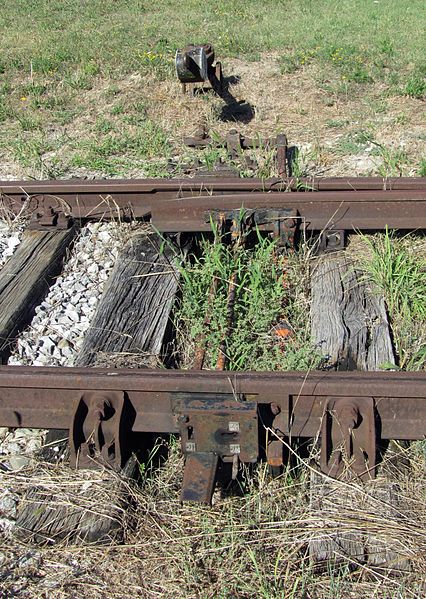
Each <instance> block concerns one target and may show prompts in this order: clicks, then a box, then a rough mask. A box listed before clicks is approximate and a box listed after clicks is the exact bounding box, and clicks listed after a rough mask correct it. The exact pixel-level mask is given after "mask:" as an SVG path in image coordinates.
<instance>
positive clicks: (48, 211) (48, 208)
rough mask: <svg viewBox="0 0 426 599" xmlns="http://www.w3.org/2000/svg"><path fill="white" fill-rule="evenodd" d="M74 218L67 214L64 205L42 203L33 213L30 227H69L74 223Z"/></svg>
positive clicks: (38, 228)
mask: <svg viewBox="0 0 426 599" xmlns="http://www.w3.org/2000/svg"><path fill="white" fill-rule="evenodd" d="M73 222H74V220H73V218H72V216H71V215H70V214H66V213H65V212H64V210H63V208H62V207H60V206H52V205H51V204H50V203H49V204H43V203H42V204H40V202H39V205H38V207H37V209H36V210H35V211H34V212H33V213H32V215H31V221H30V224H29V227H28V228H29V229H31V230H41V231H44V230H48V229H69V228H71V227H72V225H73Z"/></svg>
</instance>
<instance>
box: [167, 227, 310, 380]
mask: <svg viewBox="0 0 426 599" xmlns="http://www.w3.org/2000/svg"><path fill="white" fill-rule="evenodd" d="M200 249H201V252H202V255H201V257H196V256H194V257H193V264H192V266H189V267H188V266H187V267H186V268H182V269H181V276H182V299H181V301H180V304H179V306H178V309H177V311H176V314H175V321H176V325H177V329H178V331H179V337H180V345H181V347H182V348H184V351H185V354H186V357H185V358H184V360H183V361H184V362H185V364H184V365H185V366H186V367H189V366H190V361H191V357H190V352H191V349H190V348H191V347H192V348H193V347H194V346H195V345H196V344H197V340H199V339H200V338H202V337H205V345H206V348H207V352H206V359H205V367H206V368H215V367H216V363H217V360H218V356H219V352H220V351H221V350H220V347H221V343H223V342H224V343H225V346H226V349H225V355H226V357H227V363H228V368H229V369H230V370H289V369H293V370H297V369H302V370H303V369H309V368H311V367H312V365H313V363H314V361H315V359H316V355H315V352H313V350H312V346H311V343H310V339H309V331H308V328H307V322H306V313H305V308H306V305H305V303H304V302H303V299H302V297H301V296H300V295H298V294H295V291H294V288H293V289H292V290H291V291H290V289H291V288H292V285H293V283H295V282H296V280H297V277H296V275H295V272H296V270H297V266H296V264H297V259H296V257H295V256H290V255H289V256H284V255H281V254H280V253H279V252H278V251H277V247H276V244H275V243H274V242H272V241H271V240H270V239H267V238H262V237H260V235H259V236H258V239H257V243H256V244H255V246H254V247H253V248H250V249H248V248H242V247H240V248H238V249H236V250H234V249H233V248H232V247H231V246H229V245H226V244H223V243H219V242H218V241H217V240H216V241H209V240H206V239H204V240H203V241H202V242H201V248H200ZM299 266H300V264H299ZM233 277H235V278H236V299H235V304H234V308H233V310H234V319H233V325H232V334H231V335H228V334H227V330H228V325H229V323H228V319H227V310H228V305H227V298H228V293H229V282H230V280H231V279H232V278H233ZM213 281H216V289H215V291H214V293H212V292H211V288H212V283H213ZM299 286H300V281H299ZM206 318H208V321H209V324H208V326H206Z"/></svg>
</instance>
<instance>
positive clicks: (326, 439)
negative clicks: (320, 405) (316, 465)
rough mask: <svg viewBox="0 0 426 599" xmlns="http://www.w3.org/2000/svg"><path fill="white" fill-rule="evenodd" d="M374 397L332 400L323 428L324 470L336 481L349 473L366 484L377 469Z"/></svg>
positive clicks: (335, 398)
mask: <svg viewBox="0 0 426 599" xmlns="http://www.w3.org/2000/svg"><path fill="white" fill-rule="evenodd" d="M374 410H375V406H374V399H373V398H372V397H328V398H327V400H326V404H325V412H324V418H323V421H322V427H321V470H322V472H325V473H326V474H328V475H329V476H332V477H333V478H339V477H341V476H342V475H344V473H346V472H348V473H351V474H352V475H356V476H357V477H358V478H360V479H361V480H363V481H366V480H369V479H370V478H374V476H375V470H376V426H375V412H374Z"/></svg>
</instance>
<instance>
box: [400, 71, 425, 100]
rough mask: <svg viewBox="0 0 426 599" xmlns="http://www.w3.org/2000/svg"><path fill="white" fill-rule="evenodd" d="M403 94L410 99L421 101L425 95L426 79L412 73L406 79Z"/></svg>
mask: <svg viewBox="0 0 426 599" xmlns="http://www.w3.org/2000/svg"><path fill="white" fill-rule="evenodd" d="M404 92H405V94H406V95H407V96H410V98H417V99H418V100H421V99H422V98H424V97H425V94H426V79H425V77H424V76H422V75H421V74H419V73H414V74H413V75H411V77H410V78H409V79H408V81H407V83H406V85H405V88H404Z"/></svg>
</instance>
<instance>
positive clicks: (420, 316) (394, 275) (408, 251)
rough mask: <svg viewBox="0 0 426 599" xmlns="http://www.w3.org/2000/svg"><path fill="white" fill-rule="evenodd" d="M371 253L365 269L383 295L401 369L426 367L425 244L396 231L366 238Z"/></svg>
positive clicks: (364, 260) (364, 238) (365, 260)
mask: <svg viewBox="0 0 426 599" xmlns="http://www.w3.org/2000/svg"><path fill="white" fill-rule="evenodd" d="M362 239H363V241H364V243H365V245H366V247H367V248H368V250H369V253H368V256H367V257H364V258H363V259H362V265H363V268H364V270H365V271H366V273H367V275H368V277H369V278H370V280H371V281H372V283H373V285H374V288H375V289H377V290H378V291H379V292H380V293H381V294H383V296H384V298H385V302H386V306H387V310H388V314H389V319H390V325H391V329H392V333H393V337H394V342H395V345H396V350H397V354H398V366H399V367H400V368H403V369H407V370H421V369H424V368H425V366H426V300H425V298H426V268H425V266H426V262H425V258H424V255H425V242H424V241H423V242H422V241H421V239H420V240H419V239H417V240H415V238H414V237H411V236H406V237H403V238H399V237H397V236H396V234H395V233H394V232H392V231H386V233H385V234H380V235H376V236H374V237H367V236H364V235H363V236H362Z"/></svg>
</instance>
